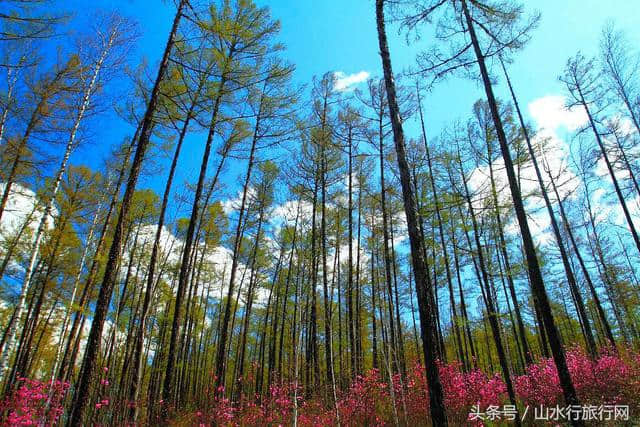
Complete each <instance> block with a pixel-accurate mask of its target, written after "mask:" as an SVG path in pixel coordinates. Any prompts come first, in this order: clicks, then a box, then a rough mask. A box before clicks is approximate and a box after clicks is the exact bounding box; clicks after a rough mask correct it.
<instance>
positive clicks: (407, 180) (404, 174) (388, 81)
mask: <svg viewBox="0 0 640 427" xmlns="http://www.w3.org/2000/svg"><path fill="white" fill-rule="evenodd" d="M376 25H377V32H378V43H379V47H380V56H381V58H382V68H383V71H384V80H385V86H386V90H387V100H388V103H389V115H390V116H391V125H392V128H393V139H394V143H395V147H396V154H397V158H398V169H399V170H400V182H401V185H402V196H403V201H404V209H405V214H406V216H407V229H408V234H409V241H410V246H411V258H412V263H413V271H414V276H415V280H416V292H417V295H418V306H419V310H420V329H421V331H422V341H423V351H424V353H425V355H424V359H425V365H426V374H427V383H428V389H429V397H430V399H429V405H430V410H431V411H430V412H431V421H432V423H433V425H434V426H446V425H447V415H446V411H445V407H444V394H443V390H442V384H441V383H440V374H439V372H438V365H437V364H436V355H435V352H434V350H435V342H434V339H433V338H434V337H433V333H432V331H433V326H434V325H433V317H432V307H431V305H430V303H429V299H428V298H429V297H428V295H429V293H430V292H431V291H430V287H431V283H430V282H431V280H430V279H429V273H428V269H427V266H426V262H425V259H424V247H423V245H424V242H423V241H422V239H420V235H419V231H418V223H417V216H418V215H417V211H416V201H415V196H414V194H413V190H412V188H411V177H410V174H409V165H408V163H407V155H406V153H405V142H404V132H403V129H402V118H401V116H400V109H399V108H398V102H397V99H396V87H395V81H394V77H393V71H392V67H391V57H390V54H389V46H388V42H387V34H386V30H385V22H384V0H376Z"/></svg>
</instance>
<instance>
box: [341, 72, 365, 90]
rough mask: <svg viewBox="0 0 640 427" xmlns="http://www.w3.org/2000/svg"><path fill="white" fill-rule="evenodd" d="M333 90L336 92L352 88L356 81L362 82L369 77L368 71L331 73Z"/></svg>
mask: <svg viewBox="0 0 640 427" xmlns="http://www.w3.org/2000/svg"><path fill="white" fill-rule="evenodd" d="M333 78H334V81H333V90H334V91H336V92H348V91H350V90H353V89H354V86H355V85H357V84H358V83H362V82H364V81H365V80H367V79H368V78H369V72H368V71H359V72H357V73H354V74H346V73H345V72H344V71H336V72H334V73H333Z"/></svg>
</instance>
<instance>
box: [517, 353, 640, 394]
mask: <svg viewBox="0 0 640 427" xmlns="http://www.w3.org/2000/svg"><path fill="white" fill-rule="evenodd" d="M566 358H567V366H568V367H569V373H570V374H571V379H572V380H573V385H574V386H575V388H576V392H577V393H578V398H579V399H580V401H581V403H582V404H594V405H617V404H626V405H632V406H637V403H636V402H637V401H638V396H639V395H640V379H639V378H640V376H639V375H640V364H639V363H638V358H637V355H633V356H631V357H629V358H628V360H625V359H624V358H623V357H622V356H620V355H618V354H616V353H615V352H613V351H604V352H603V354H602V355H601V356H600V357H599V358H598V359H597V360H595V361H594V360H591V359H590V358H589V357H588V356H587V354H586V353H585V352H584V350H582V349H580V348H574V349H571V350H569V351H567V353H566ZM515 388H516V393H517V395H518V398H519V399H520V400H521V401H522V402H523V403H524V404H525V405H533V406H539V405H544V406H555V405H563V404H564V399H563V396H562V388H561V387H560V380H559V379H558V372H557V370H556V367H555V364H554V363H553V360H552V359H544V358H543V359H540V360H539V361H538V362H537V363H536V364H533V365H531V366H529V367H528V368H527V372H526V373H525V374H524V375H522V376H519V377H516V379H515Z"/></svg>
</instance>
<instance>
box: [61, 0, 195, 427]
mask: <svg viewBox="0 0 640 427" xmlns="http://www.w3.org/2000/svg"><path fill="white" fill-rule="evenodd" d="M186 3H187V1H186V0H181V1H180V3H179V4H178V10H177V12H176V15H175V18H174V20H173V25H172V28H171V32H170V33H169V38H168V40H167V45H166V47H165V50H164V54H163V56H162V61H161V62H160V67H159V69H158V75H157V77H156V81H155V83H154V86H153V90H152V92H151V97H150V98H149V104H148V105H147V111H146V112H145V115H144V119H143V121H142V129H141V131H140V140H139V141H138V147H137V149H136V153H135V156H134V159H133V162H132V164H131V172H130V174H129V179H128V182H127V188H126V190H125V194H124V197H123V199H122V204H121V206H120V213H119V215H118V221H117V224H116V227H115V232H114V235H113V241H112V243H111V249H110V250H109V257H108V260H107V265H106V266H105V272H104V279H103V282H102V285H101V286H100V293H99V295H98V301H97V302H96V309H95V313H94V317H93V321H92V323H91V330H90V332H89V337H88V339H87V349H86V352H85V357H84V363H83V369H82V373H81V376H80V381H79V384H78V388H77V390H76V393H75V395H74V401H73V405H72V407H71V413H70V416H69V426H70V427H76V426H78V427H79V426H81V425H83V424H84V422H85V415H86V412H87V403H88V400H89V396H90V394H91V393H90V388H91V385H92V384H93V383H94V382H95V371H96V362H97V357H98V353H99V352H100V341H101V337H102V329H103V326H104V321H105V319H106V316H107V311H108V309H109V301H110V300H111V294H112V292H113V287H114V285H115V279H116V266H117V263H118V260H119V258H120V251H121V249H122V248H121V244H122V237H123V236H122V232H123V226H124V221H125V219H126V217H127V215H128V212H129V208H130V206H131V199H132V197H133V193H134V191H135V187H136V183H137V181H138V176H139V174H140V168H141V166H142V161H143V160H144V155H145V152H146V150H147V146H148V145H149V139H150V137H151V129H152V127H153V115H154V113H155V110H156V105H157V102H158V95H159V91H160V83H161V81H162V79H163V78H164V75H165V72H166V69H167V65H168V62H169V55H170V53H171V49H172V47H173V43H174V40H175V36H176V33H177V30H178V24H179V23H180V18H181V17H182V10H183V8H184V5H185V4H186Z"/></svg>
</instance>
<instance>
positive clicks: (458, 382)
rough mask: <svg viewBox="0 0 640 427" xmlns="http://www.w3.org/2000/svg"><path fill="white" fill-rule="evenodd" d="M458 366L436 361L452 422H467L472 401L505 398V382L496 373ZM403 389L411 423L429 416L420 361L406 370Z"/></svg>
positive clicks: (484, 403)
mask: <svg viewBox="0 0 640 427" xmlns="http://www.w3.org/2000/svg"><path fill="white" fill-rule="evenodd" d="M461 366H462V365H461V364H460V363H458V362H452V363H449V364H440V365H439V371H440V382H441V383H442V388H443V391H444V401H445V407H446V408H447V415H448V418H449V421H450V422H452V423H456V424H458V423H459V424H464V423H466V422H467V420H468V416H469V412H470V411H471V408H472V406H473V405H478V404H479V405H480V407H481V408H486V407H487V406H489V405H502V404H504V403H505V401H506V386H505V384H504V382H503V381H502V378H500V376H499V375H497V374H495V375H494V376H493V377H488V376H487V375H486V374H485V373H484V372H482V371H480V370H473V371H471V372H462V370H461ZM407 389H408V393H407V412H408V417H409V418H410V419H411V420H412V421H413V422H415V423H424V421H425V420H426V419H427V418H428V416H429V398H428V393H427V380H426V375H425V370H424V367H423V366H422V365H419V364H416V365H414V366H413V368H412V369H411V370H410V371H409V375H408V380H407Z"/></svg>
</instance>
